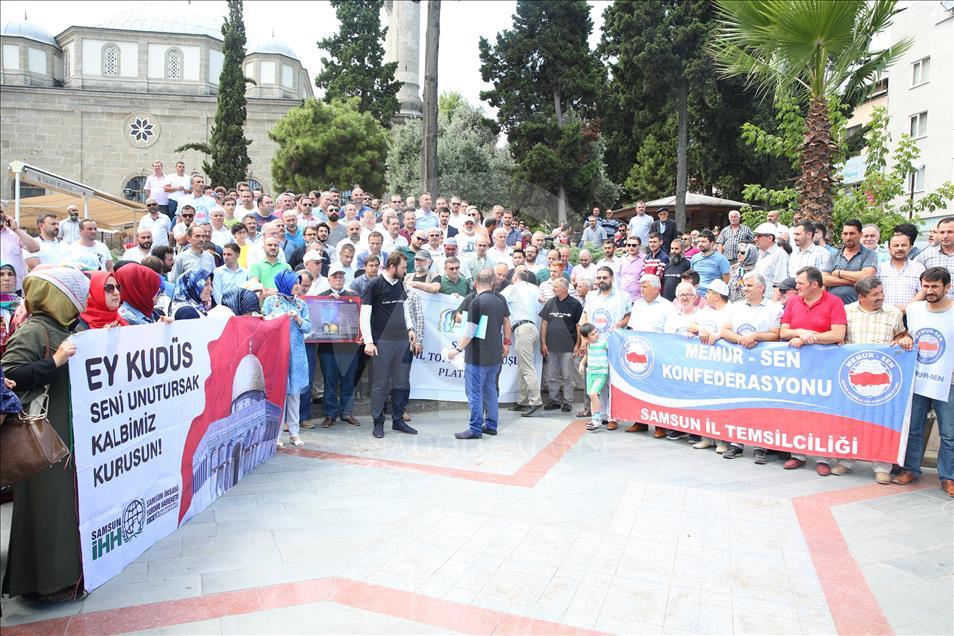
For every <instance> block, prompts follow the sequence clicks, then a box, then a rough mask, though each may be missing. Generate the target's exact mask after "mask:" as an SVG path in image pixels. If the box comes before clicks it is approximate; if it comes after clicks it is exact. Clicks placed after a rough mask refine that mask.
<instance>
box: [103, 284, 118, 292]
mask: <svg viewBox="0 0 954 636" xmlns="http://www.w3.org/2000/svg"><path fill="white" fill-rule="evenodd" d="M103 289H105V290H106V293H107V294H118V293H119V284H118V283H117V284H115V285H114V284H113V283H106V284H105V285H103Z"/></svg>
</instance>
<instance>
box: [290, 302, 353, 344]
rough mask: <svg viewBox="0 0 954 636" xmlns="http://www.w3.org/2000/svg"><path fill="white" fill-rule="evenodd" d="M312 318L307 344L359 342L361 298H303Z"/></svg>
mask: <svg viewBox="0 0 954 636" xmlns="http://www.w3.org/2000/svg"><path fill="white" fill-rule="evenodd" d="M301 300H303V301H305V304H306V305H307V306H308V314H309V315H310V316H311V331H310V332H308V333H306V334H305V342H359V340H360V338H361V330H360V328H359V315H360V314H361V298H359V297H358V296H353V297H347V298H334V297H332V296H302V297H301Z"/></svg>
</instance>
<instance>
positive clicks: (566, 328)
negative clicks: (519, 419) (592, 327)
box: [540, 278, 583, 413]
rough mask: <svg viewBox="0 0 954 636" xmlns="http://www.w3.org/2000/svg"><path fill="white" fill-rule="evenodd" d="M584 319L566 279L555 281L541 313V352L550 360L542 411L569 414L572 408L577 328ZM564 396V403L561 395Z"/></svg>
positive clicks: (581, 306) (579, 305)
mask: <svg viewBox="0 0 954 636" xmlns="http://www.w3.org/2000/svg"><path fill="white" fill-rule="evenodd" d="M582 316H583V305H581V304H580V301H578V300H577V299H576V298H573V297H572V296H570V284H569V283H568V282H566V279H565V278H556V279H555V280H554V281H553V298H551V299H550V300H548V301H547V302H546V304H545V305H544V306H543V309H541V310H540V318H542V319H543V321H542V322H541V323H540V349H541V351H542V353H543V357H544V358H546V359H547V388H548V391H549V394H550V402H549V404H547V405H546V406H545V407H543V410H545V411H552V410H555V409H561V410H562V411H563V412H564V413H569V412H570V411H571V410H572V409H573V407H572V406H571V404H572V402H573V376H574V373H573V371H574V369H573V357H574V356H575V355H576V354H577V352H578V351H579V348H578V345H577V342H578V336H577V329H578V327H579V324H580V318H581V317H582ZM561 392H562V394H563V401H562V404H561V402H560V393H561Z"/></svg>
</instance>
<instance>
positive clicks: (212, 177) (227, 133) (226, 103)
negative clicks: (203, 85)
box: [176, 0, 252, 187]
mask: <svg viewBox="0 0 954 636" xmlns="http://www.w3.org/2000/svg"><path fill="white" fill-rule="evenodd" d="M228 6H229V17H228V18H226V20H225V22H224V23H223V24H222V36H223V37H224V41H223V43H222V53H223V55H224V60H223V61H222V73H221V74H220V75H219V92H218V98H217V100H216V109H215V124H213V126H212V134H211V135H210V136H209V141H208V143H191V144H186V145H184V146H180V147H179V148H176V152H181V151H182V150H198V151H199V152H202V153H204V154H206V155H207V156H208V157H209V160H207V161H204V162H203V163H202V169H203V170H204V171H205V173H206V175H208V179H209V183H212V184H214V185H222V186H225V187H232V186H234V185H235V184H236V183H237V182H239V181H243V180H244V179H245V178H246V176H247V175H248V166H249V164H251V163H252V160H251V159H249V156H248V146H249V144H251V143H252V142H251V141H250V140H249V139H246V138H245V131H244V126H245V120H246V116H247V109H246V98H245V84H246V83H247V82H248V81H249V80H247V79H246V78H245V72H244V70H243V69H242V64H243V63H244V61H245V21H244V20H243V18H242V0H228Z"/></svg>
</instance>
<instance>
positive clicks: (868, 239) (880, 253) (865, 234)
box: [861, 223, 890, 264]
mask: <svg viewBox="0 0 954 636" xmlns="http://www.w3.org/2000/svg"><path fill="white" fill-rule="evenodd" d="M861 244H862V245H864V246H865V247H867V248H868V249H869V250H871V251H872V252H874V253H875V256H876V257H877V259H878V263H879V264H880V263H883V262H885V261H886V260H888V259H889V258H890V256H889V255H888V250H887V249H885V248H884V247H883V246H882V245H881V228H880V227H878V226H877V225H875V224H874V223H865V224H864V225H862V226H861Z"/></svg>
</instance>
